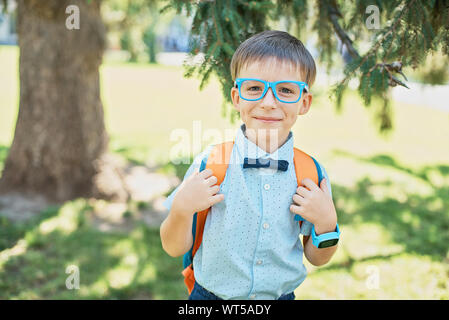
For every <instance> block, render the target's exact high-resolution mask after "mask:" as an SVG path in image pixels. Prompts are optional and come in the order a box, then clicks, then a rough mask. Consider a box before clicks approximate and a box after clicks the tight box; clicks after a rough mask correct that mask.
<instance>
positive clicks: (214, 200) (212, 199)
mask: <svg viewBox="0 0 449 320" xmlns="http://www.w3.org/2000/svg"><path fill="white" fill-rule="evenodd" d="M223 200H224V194H223V193H218V194H216V195H214V196H212V197H210V206H213V205H214V204H216V203H219V202H221V201H223Z"/></svg>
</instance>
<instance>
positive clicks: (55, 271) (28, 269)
mask: <svg viewBox="0 0 449 320" xmlns="http://www.w3.org/2000/svg"><path fill="white" fill-rule="evenodd" d="M77 201H78V202H79V201H81V202H82V203H83V202H84V201H85V200H83V199H82V200H77ZM69 205H70V204H69ZM64 206H65V207H66V208H67V203H66V204H65V205H64ZM74 208H75V209H74V210H72V212H74V213H75V214H74V215H72V216H71V217H70V218H67V219H66V218H64V219H65V220H64V221H62V220H61V221H59V222H55V219H59V218H61V217H62V215H66V214H65V213H61V211H64V209H60V210H59V211H58V210H54V211H51V215H50V214H47V215H45V217H43V218H42V219H39V220H33V221H30V222H29V227H28V228H27V229H23V230H22V232H21V233H20V234H19V233H17V234H16V237H15V240H18V239H22V238H23V239H25V240H26V243H27V246H26V248H25V250H24V252H23V253H20V254H14V253H11V252H8V251H14V250H4V248H2V249H3V250H4V251H3V252H2V251H1V250H0V299H11V298H18V299H184V298H186V297H187V291H186V289H185V288H184V283H183V281H182V275H181V267H182V261H181V258H177V259H173V258H171V257H170V256H168V255H167V254H166V253H165V252H164V251H163V250H162V245H161V242H160V237H159V229H158V228H154V227H153V228H149V227H148V226H146V225H144V224H143V223H140V224H138V225H137V226H136V227H135V228H134V229H133V230H132V231H131V232H127V233H125V232H117V231H116V232H102V231H99V230H97V229H94V228H93V227H91V225H90V223H89V222H88V220H89V217H88V216H86V215H88V213H87V212H88V209H89V207H88V206H84V205H81V206H77V205H76V206H74ZM80 208H81V209H80ZM66 216H67V217H69V216H70V214H69V215H66ZM52 221H53V222H52ZM33 223H34V226H31V224H33ZM45 223H46V224H47V226H46V227H47V228H48V227H51V225H52V223H53V224H54V223H60V225H61V226H62V227H63V228H62V229H61V228H60V227H57V228H56V229H54V230H53V231H51V232H48V233H45V232H43V231H42V230H43V229H45V227H44V228H43V224H45ZM73 223H74V225H75V226H76V227H75V228H74V230H72V231H70V232H67V231H64V226H67V225H70V224H73ZM2 238H3V236H2ZM8 242H9V244H11V243H12V242H13V240H12V239H10V240H9V241H8ZM13 245H15V244H13ZM16 246H17V245H16ZM11 247H12V246H11ZM2 254H3V255H8V254H10V256H9V257H7V258H6V260H5V261H2ZM3 259H4V256H3ZM70 265H75V266H78V268H79V278H80V280H79V283H80V289H79V290H77V289H75V290H69V289H67V287H66V280H67V278H68V277H69V275H70V274H68V273H66V268H67V267H68V266H70Z"/></svg>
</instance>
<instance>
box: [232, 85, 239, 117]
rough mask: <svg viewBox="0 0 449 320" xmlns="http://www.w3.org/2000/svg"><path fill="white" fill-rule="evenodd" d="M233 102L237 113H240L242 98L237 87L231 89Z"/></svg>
mask: <svg viewBox="0 0 449 320" xmlns="http://www.w3.org/2000/svg"><path fill="white" fill-rule="evenodd" d="M231 100H232V104H233V105H234V108H236V109H237V111H239V112H240V106H239V103H240V96H239V89H237V88H236V87H233V88H232V89H231Z"/></svg>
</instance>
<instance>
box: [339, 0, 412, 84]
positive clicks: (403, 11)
mask: <svg viewBox="0 0 449 320" xmlns="http://www.w3.org/2000/svg"><path fill="white" fill-rule="evenodd" d="M415 1H416V0H411V1H405V2H406V4H403V6H404V7H403V9H402V10H401V12H400V14H399V15H398V17H397V18H396V20H395V21H394V23H393V24H392V25H391V26H390V28H389V29H388V31H387V32H386V33H385V34H384V35H383V36H382V37H381V38H380V39H379V40H378V41H377V42H376V44H375V45H374V46H373V47H372V48H371V49H370V50H369V51H368V52H367V53H366V54H365V56H364V57H363V58H362V59H361V60H360V62H359V63H358V65H357V67H356V68H353V69H352V70H351V71H350V72H349V73H348V74H347V75H346V76H345V77H344V78H343V80H341V81H340V83H339V85H342V84H345V83H347V82H348V81H349V79H350V78H351V77H352V76H353V74H354V73H355V72H356V71H357V70H359V69H360V67H361V66H362V65H363V64H364V63H365V62H366V61H367V60H368V58H369V57H371V56H372V55H373V54H374V53H375V52H376V51H377V50H378V49H379V47H380V46H381V45H382V43H383V42H384V41H385V39H386V38H387V37H388V36H389V35H390V34H391V35H392V36H394V34H395V33H396V28H397V26H398V25H399V22H400V21H401V18H402V16H403V15H404V14H405V13H406V12H407V11H408V9H409V8H410V6H411V5H412V4H413V3H414V2H415ZM393 63H401V62H399V61H395V62H393ZM393 63H392V64H393ZM381 65H382V64H378V66H381ZM401 67H402V63H401ZM396 80H397V79H396ZM396 80H393V82H392V83H396V84H400V83H399V82H400V81H399V80H397V81H396ZM401 83H402V82H401ZM401 85H403V84H401ZM404 86H405V85H404ZM405 87H407V86H405Z"/></svg>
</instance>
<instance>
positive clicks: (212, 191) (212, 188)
mask: <svg viewBox="0 0 449 320" xmlns="http://www.w3.org/2000/svg"><path fill="white" fill-rule="evenodd" d="M209 190H210V194H211V195H213V194H216V193H218V191H220V186H217V185H215V186H212V187H210V189H209Z"/></svg>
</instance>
